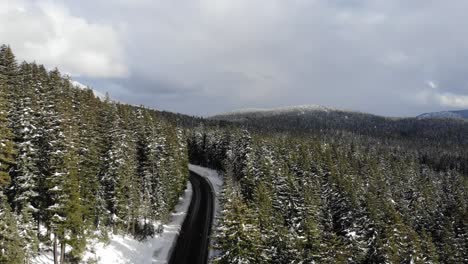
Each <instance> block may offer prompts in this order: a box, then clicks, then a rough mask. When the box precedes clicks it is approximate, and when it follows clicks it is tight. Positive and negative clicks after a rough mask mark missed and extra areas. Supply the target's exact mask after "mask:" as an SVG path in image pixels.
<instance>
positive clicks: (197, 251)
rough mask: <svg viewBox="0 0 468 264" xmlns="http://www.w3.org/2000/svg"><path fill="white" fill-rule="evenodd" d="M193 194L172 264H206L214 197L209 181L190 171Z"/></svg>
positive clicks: (173, 254) (172, 256) (172, 257)
mask: <svg viewBox="0 0 468 264" xmlns="http://www.w3.org/2000/svg"><path fill="white" fill-rule="evenodd" d="M190 182H191V183H192V188H193V194H192V200H191V201H190V207H189V212H188V214H187V217H186V218H185V221H184V223H183V225H182V229H181V232H180V235H179V237H178V239H177V244H176V246H175V248H174V251H173V252H172V255H171V259H170V261H169V263H170V264H189V263H190V264H206V263H207V260H208V245H209V239H210V232H211V224H212V222H213V210H214V209H213V208H214V197H213V189H212V187H211V185H210V184H209V183H208V181H207V180H206V179H205V178H203V177H201V176H200V175H198V174H196V173H194V172H192V171H191V172H190Z"/></svg>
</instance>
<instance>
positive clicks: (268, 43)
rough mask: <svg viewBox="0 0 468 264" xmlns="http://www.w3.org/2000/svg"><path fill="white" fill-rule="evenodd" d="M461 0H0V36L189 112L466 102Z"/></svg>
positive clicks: (124, 94)
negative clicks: (300, 105)
mask: <svg viewBox="0 0 468 264" xmlns="http://www.w3.org/2000/svg"><path fill="white" fill-rule="evenodd" d="M466 10H468V1H466V0H450V1H439V0H411V1H408V0H287V1H286V0H112V1H111V0H80V1H76V0H65V1H52V0H51V1H28V0H0V43H7V44H10V45H11V46H12V48H13V49H14V52H15V53H16V55H17V57H18V59H20V60H28V61H31V60H35V61H37V62H39V63H43V64H45V65H46V66H47V67H49V68H52V67H55V66H57V67H59V69H60V70H61V71H62V72H64V73H67V74H69V75H71V76H72V78H74V79H75V80H78V81H80V82H82V83H84V84H87V85H91V86H93V87H94V88H95V89H96V90H99V91H101V92H106V91H107V92H109V93H110V94H111V97H113V98H116V99H118V100H120V101H124V102H128V103H132V104H144V105H147V106H150V107H155V108H158V109H164V110H170V111H177V112H182V113H187V114H195V115H210V114H214V113H219V112H226V111H230V110H234V109H240V108H246V107H249V108H251V107H275V106H288V105H297V104H319V105H325V106H329V107H336V108H344V109H353V110H359V111H364V112H371V113H375V114H380V115H386V116H410V115H416V114H419V113H421V112H427V111H438V110H447V109H462V108H468V17H467V16H466Z"/></svg>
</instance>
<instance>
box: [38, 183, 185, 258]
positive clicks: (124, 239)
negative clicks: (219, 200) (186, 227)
mask: <svg viewBox="0 0 468 264" xmlns="http://www.w3.org/2000/svg"><path fill="white" fill-rule="evenodd" d="M179 199H180V201H179V204H178V205H177V206H176V208H175V210H174V213H172V220H171V221H170V222H169V223H168V224H166V225H163V227H164V231H163V232H162V233H161V234H160V235H158V236H155V237H153V238H148V239H147V240H145V241H143V242H140V241H138V240H135V239H133V238H132V237H131V236H123V235H112V236H111V237H110V242H109V243H108V244H104V243H102V242H97V241H91V242H90V244H89V248H91V249H90V250H88V251H87V252H85V254H84V257H83V263H87V262H88V261H92V260H97V263H102V264H107V263H115V264H130V263H138V264H140V263H141V264H146V263H148V264H149V263H167V262H168V260H169V257H170V253H171V252H172V248H173V247H174V246H175V243H176V242H177V237H178V235H179V231H180V228H181V226H182V224H183V222H184V220H185V216H186V213H187V211H188V208H189V206H190V200H191V199H192V185H191V184H190V182H189V183H188V184H187V189H186V190H185V192H184V194H183V196H182V197H180V198H179ZM31 263H32V264H49V263H54V259H53V256H52V252H43V253H41V254H40V255H39V256H38V257H36V258H35V259H33V260H32V261H31Z"/></svg>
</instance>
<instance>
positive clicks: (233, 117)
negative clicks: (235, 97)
mask: <svg viewBox="0 0 468 264" xmlns="http://www.w3.org/2000/svg"><path fill="white" fill-rule="evenodd" d="M330 112H343V113H346V112H349V113H352V112H354V113H357V112H355V111H348V110H341V109H334V108H330V107H325V106H321V105H297V106H286V107H278V108H247V109H241V110H235V111H232V112H227V113H223V114H218V115H215V116H212V117H211V119H217V120H229V121H242V120H244V119H246V118H249V119H250V118H264V117H274V116H285V115H287V116H303V115H308V114H313V113H330Z"/></svg>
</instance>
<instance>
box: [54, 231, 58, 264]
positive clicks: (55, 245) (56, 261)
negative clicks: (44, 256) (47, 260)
mask: <svg viewBox="0 0 468 264" xmlns="http://www.w3.org/2000/svg"><path fill="white" fill-rule="evenodd" d="M54 264H58V254H57V234H56V233H54Z"/></svg>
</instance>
